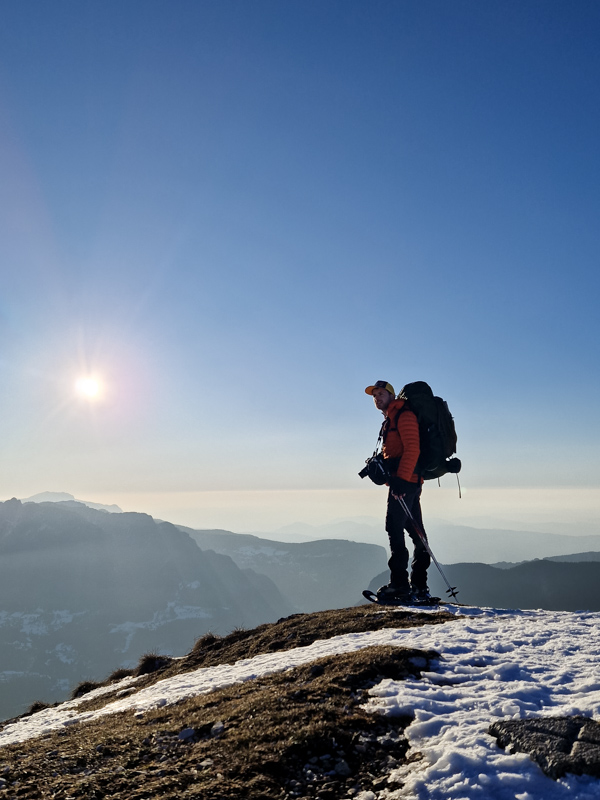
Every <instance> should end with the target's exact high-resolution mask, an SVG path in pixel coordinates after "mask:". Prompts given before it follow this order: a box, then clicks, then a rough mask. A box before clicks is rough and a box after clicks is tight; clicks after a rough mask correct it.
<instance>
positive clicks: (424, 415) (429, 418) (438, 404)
mask: <svg viewBox="0 0 600 800" xmlns="http://www.w3.org/2000/svg"><path fill="white" fill-rule="evenodd" d="M398 398H399V399H400V400H404V401H405V405H404V407H403V408H402V410H401V411H400V412H399V415H400V414H401V413H402V411H404V409H405V408H409V409H410V410H411V411H412V412H413V414H414V415H415V416H416V418H417V422H418V423H419V444H420V447H421V455H420V456H419V460H418V461H417V467H416V469H415V472H416V473H417V475H420V476H421V477H422V478H423V480H426V481H428V480H431V479H432V478H440V477H441V476H442V475H445V474H446V473H447V472H453V473H457V472H460V468H461V466H462V465H461V463H460V459H458V458H450V456H452V455H453V454H454V453H456V428H455V427H454V418H453V417H452V414H451V413H450V409H449V408H448V403H446V401H445V400H442V398H441V397H435V396H434V394H433V392H432V390H431V387H430V386H429V384H427V383H425V381H415V382H414V383H407V384H406V386H404V388H403V389H402V391H401V392H400V394H399V395H398ZM395 427H398V418H396V424H395Z"/></svg>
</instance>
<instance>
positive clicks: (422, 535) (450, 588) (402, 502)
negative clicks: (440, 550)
mask: <svg viewBox="0 0 600 800" xmlns="http://www.w3.org/2000/svg"><path fill="white" fill-rule="evenodd" d="M392 496H393V497H394V498H395V499H396V500H397V501H398V502H399V503H400V505H401V506H402V508H403V509H404V512H405V513H406V516H407V517H408V518H409V520H410V521H411V522H412V524H413V527H414V529H415V530H416V532H417V533H418V535H419V539H420V540H421V541H422V542H423V545H424V547H425V550H427V552H428V553H429V555H430V557H431V560H432V561H433V563H434V564H435V565H436V567H437V568H438V570H439V571H440V575H441V576H442V578H443V579H444V582H445V584H446V586H447V587H448V588H447V589H446V594H448V595H450V597H452V598H453V599H454V600H456V595H457V594H458V591H457V589H456V586H450V583H449V581H448V578H447V577H446V576H445V575H444V571H443V570H442V568H441V567H440V563H439V561H438V560H437V558H436V557H435V556H434V555H433V551H432V549H431V547H430V546H429V542H428V541H427V536H426V535H425V531H424V530H422V529H421V526H420V525H417V523H416V521H415V518H414V517H413V515H412V514H411V513H410V509H409V507H408V506H407V505H406V501H405V500H404V495H403V494H401V495H397V494H396V492H392Z"/></svg>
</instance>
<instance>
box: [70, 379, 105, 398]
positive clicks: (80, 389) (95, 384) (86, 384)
mask: <svg viewBox="0 0 600 800" xmlns="http://www.w3.org/2000/svg"><path fill="white" fill-rule="evenodd" d="M75 391H76V392H77V394H78V395H79V396H80V397H85V398H86V399H87V400H96V399H97V398H98V396H99V394H100V382H99V381H98V379H97V378H78V379H77V380H76V381H75Z"/></svg>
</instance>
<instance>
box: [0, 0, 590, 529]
mask: <svg viewBox="0 0 600 800" xmlns="http://www.w3.org/2000/svg"><path fill="white" fill-rule="evenodd" d="M599 36H600V5H599V4H598V3H597V2H595V0H594V1H593V2H589V1H588V0H578V2H577V3H572V2H570V1H567V0H565V1H564V2H563V1H559V0H539V1H538V0H502V2H499V1H496V0H488V2H485V3H482V2H480V0H453V1H452V2H448V1H447V0H440V1H439V2H438V1H437V0H402V1H400V0H397V1H396V2H388V1H387V0H360V2H357V1H356V0H326V2H323V0H285V2H283V1H282V0H211V1H210V2H207V1H205V0H190V1H188V0H168V1H167V0H165V1H164V2H159V1H157V0H125V1H124V2H123V0H119V1H118V2H112V1H111V0H103V2H89V1H87V0H60V2H56V3H48V2H45V1H42V0H28V2H27V3H24V2H21V1H20V0H4V2H3V3H2V24H1V26H0V175H1V180H0V269H1V271H2V280H1V285H0V292H1V294H0V381H1V386H2V391H1V392H0V415H1V419H2V426H1V429H0V448H1V449H0V453H1V461H0V486H1V487H2V489H1V496H2V499H7V498H9V497H11V496H17V497H26V496H28V495H31V494H34V493H36V492H40V491H44V490H52V491H68V492H72V493H73V494H75V495H76V496H79V497H82V498H84V499H88V500H96V501H98V502H106V503H112V502H117V503H119V504H120V505H121V506H122V507H123V508H126V509H127V510H138V511H148V512H149V513H153V514H155V515H156V516H162V517H163V518H167V519H171V520H172V521H176V522H177V521H178V522H187V523H188V524H194V525H197V526H198V527H209V526H219V527H232V528H233V529H239V530H244V529H245V530H253V529H254V530H258V529H260V528H261V527H263V528H264V527H266V526H269V525H272V526H275V525H280V524H286V523H288V522H289V523H291V522H295V521H302V520H304V521H308V522H314V523H318V522H327V521H329V520H331V519H335V518H338V517H345V516H355V515H361V514H373V515H380V516H382V515H383V506H384V495H383V494H382V490H381V489H377V488H375V487H372V486H366V485H364V484H363V483H361V481H360V480H359V479H358V478H357V472H358V470H359V469H360V468H361V466H362V465H363V463H364V459H365V458H366V457H367V456H368V455H369V454H370V452H372V449H373V447H374V443H375V439H376V435H377V431H378V427H379V423H380V417H379V415H378V412H377V411H376V410H375V409H374V407H373V404H372V401H371V399H370V398H369V397H367V396H366V395H365V394H364V388H365V386H366V385H367V384H370V383H372V382H373V381H375V380H378V379H385V380H388V381H390V382H391V383H393V384H394V386H395V387H396V388H397V390H398V389H400V387H401V386H402V385H403V384H404V383H405V382H408V381H412V380H418V379H422V380H426V381H428V382H429V383H430V384H431V385H432V387H433V389H434V391H435V392H436V393H438V394H441V395H442V396H443V397H445V398H446V399H447V400H448V401H449V404H450V407H451V409H452V411H453V413H454V416H455V419H456V424H457V428H458V433H459V455H460V456H461V458H462V459H463V462H464V468H463V473H462V476H461V477H462V483H463V487H464V494H463V498H462V500H458V498H457V493H456V490H455V484H453V483H452V481H453V478H446V479H445V482H444V483H443V486H444V487H445V488H442V489H438V488H437V486H436V487H430V486H428V487H427V494H428V496H429V498H431V499H430V500H426V503H430V509H431V510H435V512H436V513H437V514H440V515H441V516H444V517H445V518H446V519H447V520H448V521H453V520H455V521H458V520H459V519H461V518H465V516H469V515H474V514H475V513H477V514H479V515H480V516H481V515H485V512H486V498H495V499H494V500H493V503H492V500H491V499H490V506H489V509H488V510H489V511H490V514H491V513H492V505H493V506H494V509H495V510H494V512H493V514H495V515H496V517H497V518H499V517H500V516H502V515H503V516H504V517H506V518H514V517H515V515H516V513H517V512H516V509H515V508H513V507H512V506H511V503H512V502H513V500H512V499H511V498H513V499H514V498H515V497H517V494H515V492H517V493H518V497H519V501H518V502H519V503H521V506H520V511H519V513H522V514H525V515H527V514H529V515H531V514H535V513H537V512H540V513H541V512H545V513H546V514H548V513H550V514H551V515H552V518H553V519H555V520H556V519H558V518H559V517H560V515H561V514H562V515H563V517H564V519H565V520H571V521H573V520H574V519H576V517H577V514H580V513H581V509H582V508H584V507H585V508H586V512H585V513H586V514H587V515H588V517H589V515H590V514H591V515H592V516H593V515H594V514H595V515H596V518H597V517H598V514H599V513H600V499H599V497H600V492H599V477H598V471H597V465H598V452H599V448H600V421H599V415H598V390H599V388H600V387H599V383H600V380H599V374H598V364H599V363H600V359H599V349H600V348H599V345H600V337H599V323H598V295H599V288H600V277H599V269H598V257H599V254H600V226H599V224H598V222H599V207H600V203H599V200H600V155H599V147H598V142H599V141H600V124H599V123H600V105H599V103H598V86H600V48H599V47H598V41H599ZM81 378H88V379H89V378H91V379H95V380H97V381H98V391H97V394H96V395H94V396H86V395H85V393H84V392H81V391H78V390H77V389H76V388H75V382H76V381H77V380H79V379H81ZM79 388H80V389H81V387H79ZM84 388H85V387H84ZM88 388H89V387H88ZM557 489H560V490H561V491H560V493H557V492H556V491H555V490H557ZM524 490H525V492H524ZM524 495H525V500H524V499H523V497H524ZM559 497H560V502H559V501H558V500H557V498H559ZM527 498H529V500H527ZM515 502H516V501H515ZM528 502H529V505H528ZM590 509H591V510H590Z"/></svg>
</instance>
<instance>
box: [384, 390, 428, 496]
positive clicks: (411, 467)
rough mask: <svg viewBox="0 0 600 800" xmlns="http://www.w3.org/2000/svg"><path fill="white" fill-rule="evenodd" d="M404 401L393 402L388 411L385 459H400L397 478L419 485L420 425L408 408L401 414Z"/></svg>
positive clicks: (386, 413)
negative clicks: (416, 469)
mask: <svg viewBox="0 0 600 800" xmlns="http://www.w3.org/2000/svg"><path fill="white" fill-rule="evenodd" d="M403 407H404V400H392V402H391V403H390V404H389V406H388V407H387V409H386V412H385V415H386V417H387V418H388V421H389V426H388V428H387V431H386V433H385V436H384V442H383V448H382V449H383V455H384V457H385V458H399V459H400V463H399V464H398V469H397V471H396V476H397V477H398V478H402V479H403V480H405V481H411V483H418V482H419V481H420V478H419V476H418V475H417V474H416V473H415V467H416V466H417V460H418V458H419V453H420V452H421V450H420V447H419V425H418V423H417V418H416V417H415V415H414V414H413V412H412V411H410V410H409V409H408V408H407V409H406V410H405V411H402V413H400V411H401V409H402V408H403Z"/></svg>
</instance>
